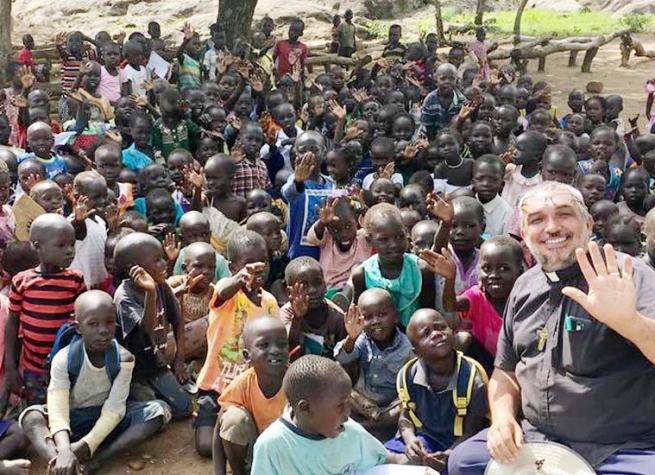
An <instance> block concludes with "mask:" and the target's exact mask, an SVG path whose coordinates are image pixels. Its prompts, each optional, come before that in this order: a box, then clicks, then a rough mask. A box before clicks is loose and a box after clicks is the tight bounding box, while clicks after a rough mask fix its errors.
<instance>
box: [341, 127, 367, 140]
mask: <svg viewBox="0 0 655 475" xmlns="http://www.w3.org/2000/svg"><path fill="white" fill-rule="evenodd" d="M362 135H364V132H363V131H362V130H359V128H358V127H357V126H356V125H351V126H350V127H348V128H347V129H346V135H345V137H344V138H345V139H346V140H354V139H356V138H358V137H361V136H362Z"/></svg>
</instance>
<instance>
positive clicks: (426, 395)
mask: <svg viewBox="0 0 655 475" xmlns="http://www.w3.org/2000/svg"><path fill="white" fill-rule="evenodd" d="M407 336H408V337H409V341H410V342H411V343H412V346H413V347H414V349H415V350H416V353H417V354H418V358H416V359H414V360H412V361H410V362H409V363H407V364H406V365H405V366H404V367H403V368H402V369H401V370H400V372H399V373H398V383H397V384H398V396H399V398H400V400H401V402H402V405H403V406H402V412H401V415H400V420H399V422H398V431H399V432H400V435H399V436H398V437H396V438H395V439H392V440H390V441H389V442H387V443H386V444H385V446H386V448H387V449H388V450H390V451H392V452H396V453H401V454H406V455H407V457H408V459H409V462H410V463H415V464H418V465H427V466H429V467H431V468H433V469H435V470H438V471H442V470H444V469H445V467H446V466H447V465H448V456H449V455H450V453H451V451H452V447H453V446H454V445H456V444H457V442H458V441H460V440H465V439H467V438H468V437H470V436H472V435H474V434H476V433H478V432H479V431H480V430H482V429H483V428H484V427H485V426H487V425H488V416H487V414H488V412H489V409H488V404H487V395H486V394H487V375H486V374H485V372H484V369H482V368H481V367H480V366H479V365H478V363H477V362H475V360H472V359H469V358H467V357H465V356H463V355H462V354H461V353H460V352H458V351H455V348H454V343H455V338H454V336H453V331H452V330H451V328H450V327H449V326H448V323H447V322H446V320H444V318H443V317H442V316H441V315H439V312H437V311H436V310H433V309H427V308H424V309H421V310H418V311H417V312H416V313H414V315H412V318H411V320H410V322H409V325H408V326H407ZM462 372H463V373H464V375H462V374H461V373H462ZM462 380H463V381H465V382H466V384H465V385H462V384H460V381H462ZM451 382H455V383H454V384H453V383H451ZM467 388H471V390H470V392H468V391H467ZM461 399H464V401H461ZM462 409H463V412H464V414H466V415H465V416H461V415H460V414H461V413H462ZM462 419H463V420H462Z"/></svg>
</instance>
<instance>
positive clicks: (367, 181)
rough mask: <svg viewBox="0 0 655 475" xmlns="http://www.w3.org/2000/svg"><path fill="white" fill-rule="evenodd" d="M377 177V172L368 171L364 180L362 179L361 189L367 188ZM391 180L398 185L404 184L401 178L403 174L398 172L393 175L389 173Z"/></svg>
mask: <svg viewBox="0 0 655 475" xmlns="http://www.w3.org/2000/svg"><path fill="white" fill-rule="evenodd" d="M377 178H378V174H377V173H369V174H368V175H366V176H365V177H364V180H363V181H362V190H368V189H369V188H370V187H371V185H372V184H373V182H374V181H375V180H376V179H377ZM391 182H392V183H393V184H394V185H400V186H403V185H404V184H405V183H404V180H403V176H402V175H401V174H400V173H394V174H393V175H391Z"/></svg>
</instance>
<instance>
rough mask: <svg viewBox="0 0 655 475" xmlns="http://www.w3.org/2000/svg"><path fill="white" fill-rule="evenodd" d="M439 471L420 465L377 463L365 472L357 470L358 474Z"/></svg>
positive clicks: (416, 474) (401, 474)
mask: <svg viewBox="0 0 655 475" xmlns="http://www.w3.org/2000/svg"><path fill="white" fill-rule="evenodd" d="M435 473H437V472H435V471H433V470H430V469H429V468H427V467H419V466H415V465H391V464H387V465H377V466H375V467H373V468H370V469H368V470H366V471H365V472H361V471H360V472H357V475H426V474H435Z"/></svg>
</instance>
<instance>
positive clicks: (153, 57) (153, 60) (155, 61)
mask: <svg viewBox="0 0 655 475" xmlns="http://www.w3.org/2000/svg"><path fill="white" fill-rule="evenodd" d="M170 66H171V64H170V63H169V62H168V61H166V60H165V59H164V58H162V57H161V56H159V55H158V54H157V53H155V52H154V51H152V52H151V53H150V58H149V59H148V64H147V65H146V68H148V69H150V71H154V72H155V74H156V75H157V77H159V78H160V79H166V75H167V74H168V68H170Z"/></svg>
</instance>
